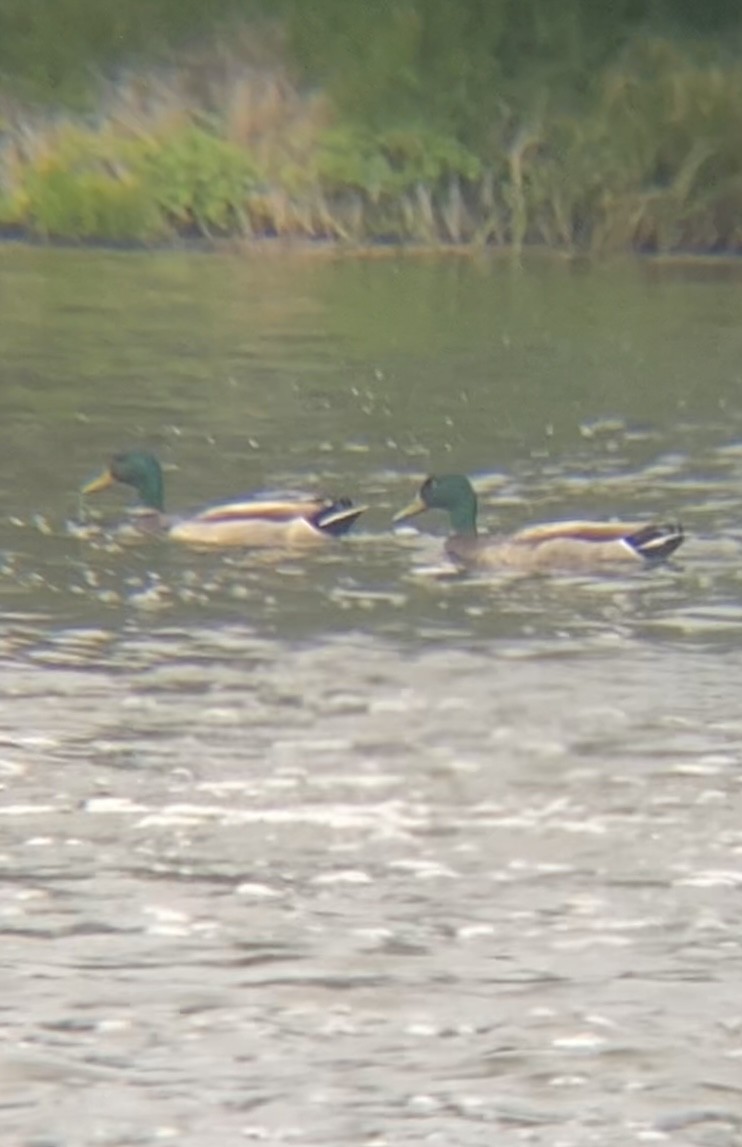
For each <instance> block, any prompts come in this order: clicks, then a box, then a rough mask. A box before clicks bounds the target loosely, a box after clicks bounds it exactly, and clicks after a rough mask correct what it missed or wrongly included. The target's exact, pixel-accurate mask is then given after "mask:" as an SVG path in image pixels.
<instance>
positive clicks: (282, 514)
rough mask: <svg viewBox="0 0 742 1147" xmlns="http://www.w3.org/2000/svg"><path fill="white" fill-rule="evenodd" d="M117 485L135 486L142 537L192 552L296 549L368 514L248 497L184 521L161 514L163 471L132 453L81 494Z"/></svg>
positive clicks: (283, 498)
mask: <svg viewBox="0 0 742 1147" xmlns="http://www.w3.org/2000/svg"><path fill="white" fill-rule="evenodd" d="M115 482H121V483H123V484H124V485H126V486H133V487H134V489H135V490H136V492H137V494H138V495H139V505H138V506H135V507H134V511H133V514H132V519H131V521H132V523H133V525H134V526H135V528H136V529H137V530H138V531H141V532H142V533H165V534H167V536H168V538H172V539H173V541H176V542H185V543H186V544H190V545H196V546H280V545H298V544H302V543H305V542H312V541H318V540H321V539H322V538H330V537H335V538H336V537H340V536H341V535H342V534H345V533H347V532H348V530H349V529H350V528H351V526H352V525H353V523H354V522H355V521H356V519H357V518H358V517H359V516H360V515H361V514H362V513H363V511H364V510H365V509H366V507H365V506H354V505H353V503H352V502H351V501H350V499H349V498H339V499H337V500H335V499H332V498H315V497H311V496H310V495H305V494H286V495H284V494H276V495H273V494H247V495H245V496H244V497H241V498H235V499H233V500H232V501H229V502H220V503H218V504H214V505H211V506H206V507H204V508H203V509H201V510H198V511H196V512H195V513H193V514H191V515H188V516H186V517H172V516H170V515H169V514H166V513H165V509H164V504H165V500H164V483H163V478H162V468H161V466H160V463H159V462H158V460H157V458H155V456H154V455H153V454H148V453H145V452H144V451H140V450H131V451H128V452H126V453H123V454H115V455H114V457H113V458H112V459H111V461H110V463H109V465H108V466H107V467H106V468H105V470H103V471H102V472H101V473H100V474H98V475H97V477H95V478H93V479H92V481H90V482H87V483H86V484H85V485H84V486H83V487H82V490H81V493H82V494H95V493H97V492H98V491H99V490H105V489H106V488H107V487H108V486H111V485H113V484H114V483H115Z"/></svg>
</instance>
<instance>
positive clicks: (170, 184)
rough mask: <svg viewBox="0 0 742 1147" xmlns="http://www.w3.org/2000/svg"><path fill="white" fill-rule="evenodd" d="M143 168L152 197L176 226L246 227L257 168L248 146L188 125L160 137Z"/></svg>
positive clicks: (206, 231)
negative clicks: (246, 147) (242, 147)
mask: <svg viewBox="0 0 742 1147" xmlns="http://www.w3.org/2000/svg"><path fill="white" fill-rule="evenodd" d="M143 171H144V178H145V182H146V185H147V188H148V190H149V193H150V194H151V195H152V197H153V199H154V201H155V203H156V204H157V206H158V207H159V209H160V211H161V212H162V213H163V215H164V216H165V217H166V218H167V219H169V220H171V221H172V222H173V223H174V224H175V226H176V227H177V228H178V229H179V230H191V229H193V228H195V229H196V230H197V231H198V232H199V233H201V234H202V235H209V234H210V233H211V231H212V230H216V231H219V232H222V233H225V232H228V231H230V230H234V229H235V228H236V229H238V230H244V229H245V225H246V224H245V212H244V209H245V202H246V199H247V197H248V195H249V193H250V191H251V190H253V189H254V188H255V187H256V186H257V173H256V171H255V167H254V165H253V163H252V162H251V160H250V157H249V156H248V154H247V152H246V151H244V150H242V149H241V148H238V147H236V146H235V145H234V144H232V143H229V142H228V141H227V140H224V139H219V137H218V136H215V135H211V134H210V133H208V132H205V131H203V130H201V129H200V128H198V127H195V126H192V125H190V126H188V127H186V128H185V129H182V130H181V131H180V132H179V133H178V134H176V135H174V136H171V137H168V138H165V139H163V140H162V141H161V142H160V144H159V146H158V147H157V148H156V149H155V150H153V151H152V153H151V155H150V156H149V157H148V158H147V160H146V162H145V164H144V168H143Z"/></svg>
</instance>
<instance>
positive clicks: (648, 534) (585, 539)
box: [394, 474, 683, 572]
mask: <svg viewBox="0 0 742 1147" xmlns="http://www.w3.org/2000/svg"><path fill="white" fill-rule="evenodd" d="M425 510H447V511H448V513H449V515H450V518H451V526H452V527H453V533H452V534H451V535H450V536H449V537H448V538H447V539H446V552H447V554H448V556H449V557H450V558H451V559H452V560H453V561H454V562H456V563H457V564H459V565H462V566H465V567H467V568H469V569H514V570H522V571H524V572H527V571H529V570H534V571H538V570H548V569H568V570H569V569H572V570H579V569H590V568H593V569H594V568H596V567H598V568H601V567H602V568H605V567H607V566H610V565H614V566H621V565H624V566H626V565H627V564H631V563H634V565H636V564H637V563H641V562H644V563H647V562H658V561H664V560H665V559H666V558H669V557H670V555H671V554H672V553H674V552H675V550H676V549H677V548H678V546H679V545H680V544H681V542H682V541H683V528H682V526H680V525H679V524H675V523H674V524H669V525H656V524H655V523H650V524H647V523H639V522H581V521H575V522H549V523H546V524H544V525H538V526H528V527H527V528H526V529H524V530H519V531H518V532H517V533H515V534H510V535H508V536H505V537H502V536H501V537H494V538H491V539H490V538H482V537H481V536H479V535H478V534H477V496H476V494H475V493H474V489H473V487H472V484H471V482H470V481H469V479H468V478H465V477H464V475H463V474H442V475H439V476H438V477H431V478H426V479H425V481H424V482H423V484H422V486H421V487H420V491H419V493H418V495H417V497H416V498H415V499H414V501H413V502H411V503H410V505H409V506H406V507H405V508H404V510H401V511H400V512H399V513H398V514H395V516H394V521H395V522H401V521H403V520H404V519H406V518H412V517H414V516H415V515H416V514H422V513H423V511H425Z"/></svg>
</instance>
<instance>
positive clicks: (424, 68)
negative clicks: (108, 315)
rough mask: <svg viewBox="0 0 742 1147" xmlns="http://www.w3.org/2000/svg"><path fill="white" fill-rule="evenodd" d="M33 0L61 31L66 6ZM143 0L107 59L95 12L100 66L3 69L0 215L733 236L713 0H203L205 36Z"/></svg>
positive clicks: (99, 231)
mask: <svg viewBox="0 0 742 1147" xmlns="http://www.w3.org/2000/svg"><path fill="white" fill-rule="evenodd" d="M56 2H57V8H54V7H50V8H49V19H50V21H51V20H52V15H53V13H54V12H56V11H58V8H59V7H61V8H63V9H65V10H66V9H69V11H68V12H67V18H68V19H71V14H72V13H73V12H74V13H77V17H78V19H77V21H76V22H73V26H74V28H77V30H78V34H79V37H81V38H82V41H84V40H85V34H86V32H85V28H86V25H85V20H84V16H85V13H86V11H87V7H88V5H89V0H56ZM37 3H43V0H37ZM148 4H149V7H147V6H146V5H145V6H144V7H143V6H142V3H141V0H138V2H137V3H136V4H133V5H132V4H131V3H130V4H123V5H122V12H123V13H125V14H126V13H128V22H127V21H126V20H124V23H123V24H122V28H123V32H122V33H121V35H120V36H119V37H118V39H116V40H115V43H116V44H117V45H119V49H120V45H121V44H123V45H124V46H125V47H126V49H127V55H126V60H127V61H128V62H127V63H126V65H125V66H124V64H123V63H122V62H121V60H119V59H116V58H114V55H112V54H111V53H112V52H113V48H112V47H110V48H109V49H105V50H104V47H103V46H101V45H104V44H105V42H106V41H105V36H104V35H103V33H102V32H101V31H100V29H99V32H98V44H99V46H98V49H97V53H98V54H97V56H96V57H95V58H96V60H97V61H98V63H99V65H100V66H99V67H98V68H97V69H96V70H95V71H94V74H92V73H91V69H90V68H83V67H82V66H81V64H80V60H79V58H78V57H79V55H80V53H81V52H82V54H83V56H84V49H83V48H81V47H80V44H79V43H78V44H77V45H76V47H75V46H73V47H70V46H69V45H68V47H67V54H68V56H70V58H71V60H72V64H71V65H69V64H68V68H67V70H65V66H64V59H65V58H66V57H65V56H64V52H62V53H61V55H62V62H60V60H59V59H57V58H56V57H55V59H57V62H56V68H57V71H56V73H55V74H56V75H57V84H56V87H55V88H54V91H53V92H52V93H49V92H46V91H44V90H43V86H42V88H41V89H40V88H39V86H38V85H36V86H35V85H34V80H33V77H34V75H35V71H34V68H30V67H29V68H26V70H25V72H24V70H23V68H21V69H20V70H17V72H16V74H14V73H13V72H12V70H8V67H7V66H6V69H5V83H4V88H3V91H4V95H3V101H2V105H1V108H0V128H1V129H2V130H1V132H0V228H2V229H4V230H5V232H6V233H18V234H26V235H33V236H42V237H48V238H51V239H54V238H62V239H77V240H81V241H87V240H103V241H132V242H143V243H149V242H157V241H167V240H168V239H171V238H177V237H178V236H193V235H199V236H205V237H209V236H214V237H216V236H241V237H249V236H261V237H262V236H279V237H283V238H302V239H331V240H337V241H341V242H346V243H368V242H375V241H392V242H414V243H427V244H430V243H433V244H434V243H455V244H477V245H485V244H493V245H498V246H508V247H512V248H514V249H516V250H517V249H519V248H521V247H523V246H525V245H528V244H539V245H544V244H545V245H547V246H549V247H553V248H556V249H562V250H567V251H589V252H594V253H603V252H610V251H618V250H640V251H659V252H676V251H689V252H695V251H703V252H716V251H719V252H721V251H725V252H737V251H739V250H740V249H741V248H742V226H741V224H740V221H741V220H742V143H741V142H740V141H741V140H742V130H740V129H741V128H742V98H741V97H742V63H738V62H737V58H736V54H735V53H734V52H733V51H732V50H731V47H732V46H733V44H734V43H735V41H736V37H737V35H738V32H737V28H736V25H735V23H734V20H733V19H732V18H731V15H730V13H731V14H732V15H733V12H732V6H731V5H724V4H722V3H717V4H716V5H714V4H711V5H710V6H705V7H704V9H703V11H704V20H705V26H703V27H698V26H694V25H693V24H692V22H691V23H689V21H688V19H684V18H683V14H684V12H685V7H684V6H683V5H682V4H675V5H672V4H668V5H665V6H664V8H663V6H662V5H659V4H655V5H652V6H651V8H652V19H651V21H650V20H649V16H648V14H647V12H646V11H645V7H646V6H644V5H642V4H641V3H637V2H634V3H632V2H631V0H625V2H622V3H619V2H617V3H616V4H614V5H613V6H612V9H611V16H610V18H607V17H606V16H605V14H602V15H601V17H600V20H598V18H597V17H596V16H595V15H594V14H593V13H594V9H595V7H596V6H595V5H593V4H588V3H586V2H585V0H564V2H563V3H562V4H561V5H559V6H556V5H553V4H552V3H550V0H521V2H520V3H519V4H516V3H515V0H456V2H454V0H397V2H392V0H376V2H375V4H373V5H372V4H368V3H361V2H360V0H317V2H316V3H314V4H312V5H311V6H307V5H302V4H300V3H299V0H293V2H292V0H283V2H277V3H275V4H273V5H271V6H270V11H271V18H270V20H269V19H268V18H267V16H266V6H263V5H260V4H259V3H257V2H256V3H254V4H252V5H250V6H249V11H248V12H247V16H246V15H245V11H244V9H245V6H246V5H245V3H244V2H243V3H242V4H240V3H239V2H238V0H223V3H222V4H221V6H220V5H217V6H216V7H215V9H214V11H217V13H218V14H219V15H220V16H221V17H222V20H223V21H224V20H227V21H228V22H227V23H222V25H221V27H220V29H218V30H213V29H209V30H207V29H205V28H203V27H201V26H200V25H199V24H198V20H200V19H201V16H200V15H199V14H200V13H201V12H202V10H203V8H204V7H205V6H203V5H197V4H189V3H185V0H179V3H178V4H177V5H175V4H173V3H172V0H157V3H155V0H148ZM12 7H13V5H10V8H11V9H12ZM687 7H688V11H689V12H694V11H695V8H694V7H693V6H687ZM171 8H172V12H171V11H170V9H171ZM145 11H147V12H149V13H150V17H151V16H152V13H153V12H154V13H158V23H157V25H156V27H157V29H159V32H158V35H155V34H154V33H153V34H152V35H151V36H150V37H149V38H147V37H146V36H144V33H143V27H144V26H145V25H144V24H143V21H144V12H145ZM18 12H19V13H21V12H22V9H21V8H20V7H19V8H18ZM189 13H190V15H189ZM235 13H236V14H237V16H238V17H239V19H236V18H235ZM276 13H278V17H276ZM135 16H136V19H135V18H134V17H135ZM248 17H249V18H248ZM19 20H20V16H19ZM19 26H20V25H19ZM175 31H177V32H178V35H177V36H176V35H175ZM207 31H208V34H207ZM196 32H197V33H198V37H199V46H198V47H197V48H195V47H194V46H193V44H194V37H195V33H196ZM722 33H723V35H722ZM47 35H48V36H49V35H50V34H49V33H48V32H47ZM145 41H146V42H145ZM53 42H54V38H53V36H51V37H50V43H51V44H53ZM112 43H113V41H112ZM173 44H175V48H173ZM3 45H4V48H3V50H2V52H0V64H1V63H2V62H3V53H4V54H5V56H6V57H7V51H8V40H7V38H6V39H4V40H3ZM37 50H38V52H40V53H41V55H42V56H43V51H42V49H41V48H39V46H38V45H37ZM57 55H58V56H59V50H58V51H57ZM13 58H14V59H16V60H17V59H18V55H17V53H16V56H15V57H13ZM39 58H40V57H39ZM21 59H22V56H21ZM34 60H35V62H36V64H38V59H36V57H34ZM101 61H102V62H104V63H105V67H103V66H102V63H101ZM6 63H7V59H6ZM70 69H71V71H70ZM40 74H42V75H43V76H47V75H48V71H44V69H43V68H42V69H41V72H40ZM81 76H82V77H84V80H85V82H82V81H81ZM91 76H92V78H91ZM73 81H74V82H73ZM50 96H51V97H53V103H50Z"/></svg>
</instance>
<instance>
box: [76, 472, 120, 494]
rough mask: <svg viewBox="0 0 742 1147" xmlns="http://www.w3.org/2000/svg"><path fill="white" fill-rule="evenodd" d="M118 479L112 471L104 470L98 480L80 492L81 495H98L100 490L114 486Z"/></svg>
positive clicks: (93, 480) (95, 479)
mask: <svg viewBox="0 0 742 1147" xmlns="http://www.w3.org/2000/svg"><path fill="white" fill-rule="evenodd" d="M115 481H116V479H115V478H114V476H113V474H112V473H111V471H110V470H103V471H102V473H100V474H99V475H98V476H97V478H93V479H92V481H90V482H88V483H87V484H86V485H85V486H83V487H82V489H81V490H80V493H81V494H97V493H98V491H99V490H105V489H107V488H108V487H109V486H112V485H113V484H114V482H115Z"/></svg>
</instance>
